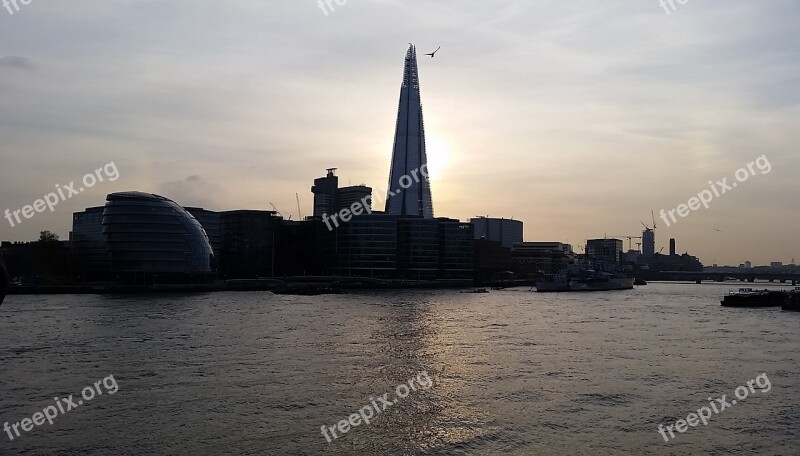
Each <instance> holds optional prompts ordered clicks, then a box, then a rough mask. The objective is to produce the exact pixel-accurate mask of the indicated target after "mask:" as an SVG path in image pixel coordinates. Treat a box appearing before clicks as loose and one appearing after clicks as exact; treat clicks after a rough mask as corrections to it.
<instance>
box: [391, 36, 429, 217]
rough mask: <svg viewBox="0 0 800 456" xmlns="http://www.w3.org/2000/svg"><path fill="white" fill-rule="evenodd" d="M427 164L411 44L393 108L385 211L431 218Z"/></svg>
mask: <svg viewBox="0 0 800 456" xmlns="http://www.w3.org/2000/svg"><path fill="white" fill-rule="evenodd" d="M427 164H428V158H427V156H426V154H425V124H424V123H423V121H422V102H421V101H420V92H419V72H418V70H417V50H416V48H414V45H411V46H410V47H409V48H408V52H407V53H406V63H405V69H404V72H403V86H402V87H401V89H400V106H399V108H398V110H397V127H396V129H395V134H394V152H393V153H392V169H391V172H390V174H389V193H388V194H387V198H386V213H387V214H391V215H418V216H422V217H424V218H433V201H432V199H431V185H430V181H429V180H428V178H427V177H426V176H427V174H428V172H427ZM423 173H424V174H425V175H423ZM398 190H400V191H399V192H398ZM393 193H394V195H392V194H393Z"/></svg>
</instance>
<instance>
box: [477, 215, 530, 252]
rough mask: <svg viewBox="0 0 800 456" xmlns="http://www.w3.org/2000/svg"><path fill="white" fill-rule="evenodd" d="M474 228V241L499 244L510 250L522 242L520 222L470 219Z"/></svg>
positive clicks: (501, 219) (502, 219) (484, 218)
mask: <svg viewBox="0 0 800 456" xmlns="http://www.w3.org/2000/svg"><path fill="white" fill-rule="evenodd" d="M470 223H472V224H473V225H474V226H475V239H486V240H487V241H495V242H499V243H500V244H502V245H503V247H508V248H511V247H513V246H514V244H515V243H520V242H522V222H521V221H519V220H511V219H505V218H490V217H477V218H472V219H470Z"/></svg>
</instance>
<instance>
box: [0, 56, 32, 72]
mask: <svg viewBox="0 0 800 456" xmlns="http://www.w3.org/2000/svg"><path fill="white" fill-rule="evenodd" d="M0 67H6V68H15V69H19V70H32V69H33V68H34V65H33V62H32V61H31V60H30V59H28V58H25V57H20V56H18V55H7V56H5V57H0Z"/></svg>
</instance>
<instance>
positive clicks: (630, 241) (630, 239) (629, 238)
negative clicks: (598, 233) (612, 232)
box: [611, 236, 642, 250]
mask: <svg viewBox="0 0 800 456" xmlns="http://www.w3.org/2000/svg"><path fill="white" fill-rule="evenodd" d="M611 237H612V238H620V239H627V240H628V250H633V245H632V244H633V239H642V237H641V236H611ZM636 245H642V243H641V242H637V243H636Z"/></svg>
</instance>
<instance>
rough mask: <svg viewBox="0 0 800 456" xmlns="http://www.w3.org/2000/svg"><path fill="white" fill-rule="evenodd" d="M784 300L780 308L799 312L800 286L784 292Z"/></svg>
mask: <svg viewBox="0 0 800 456" xmlns="http://www.w3.org/2000/svg"><path fill="white" fill-rule="evenodd" d="M786 295H787V296H786V300H785V301H784V302H783V304H781V309H783V310H790V311H794V312H800V287H798V288H795V289H794V290H792V291H790V292H788V293H787V294H786Z"/></svg>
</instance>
